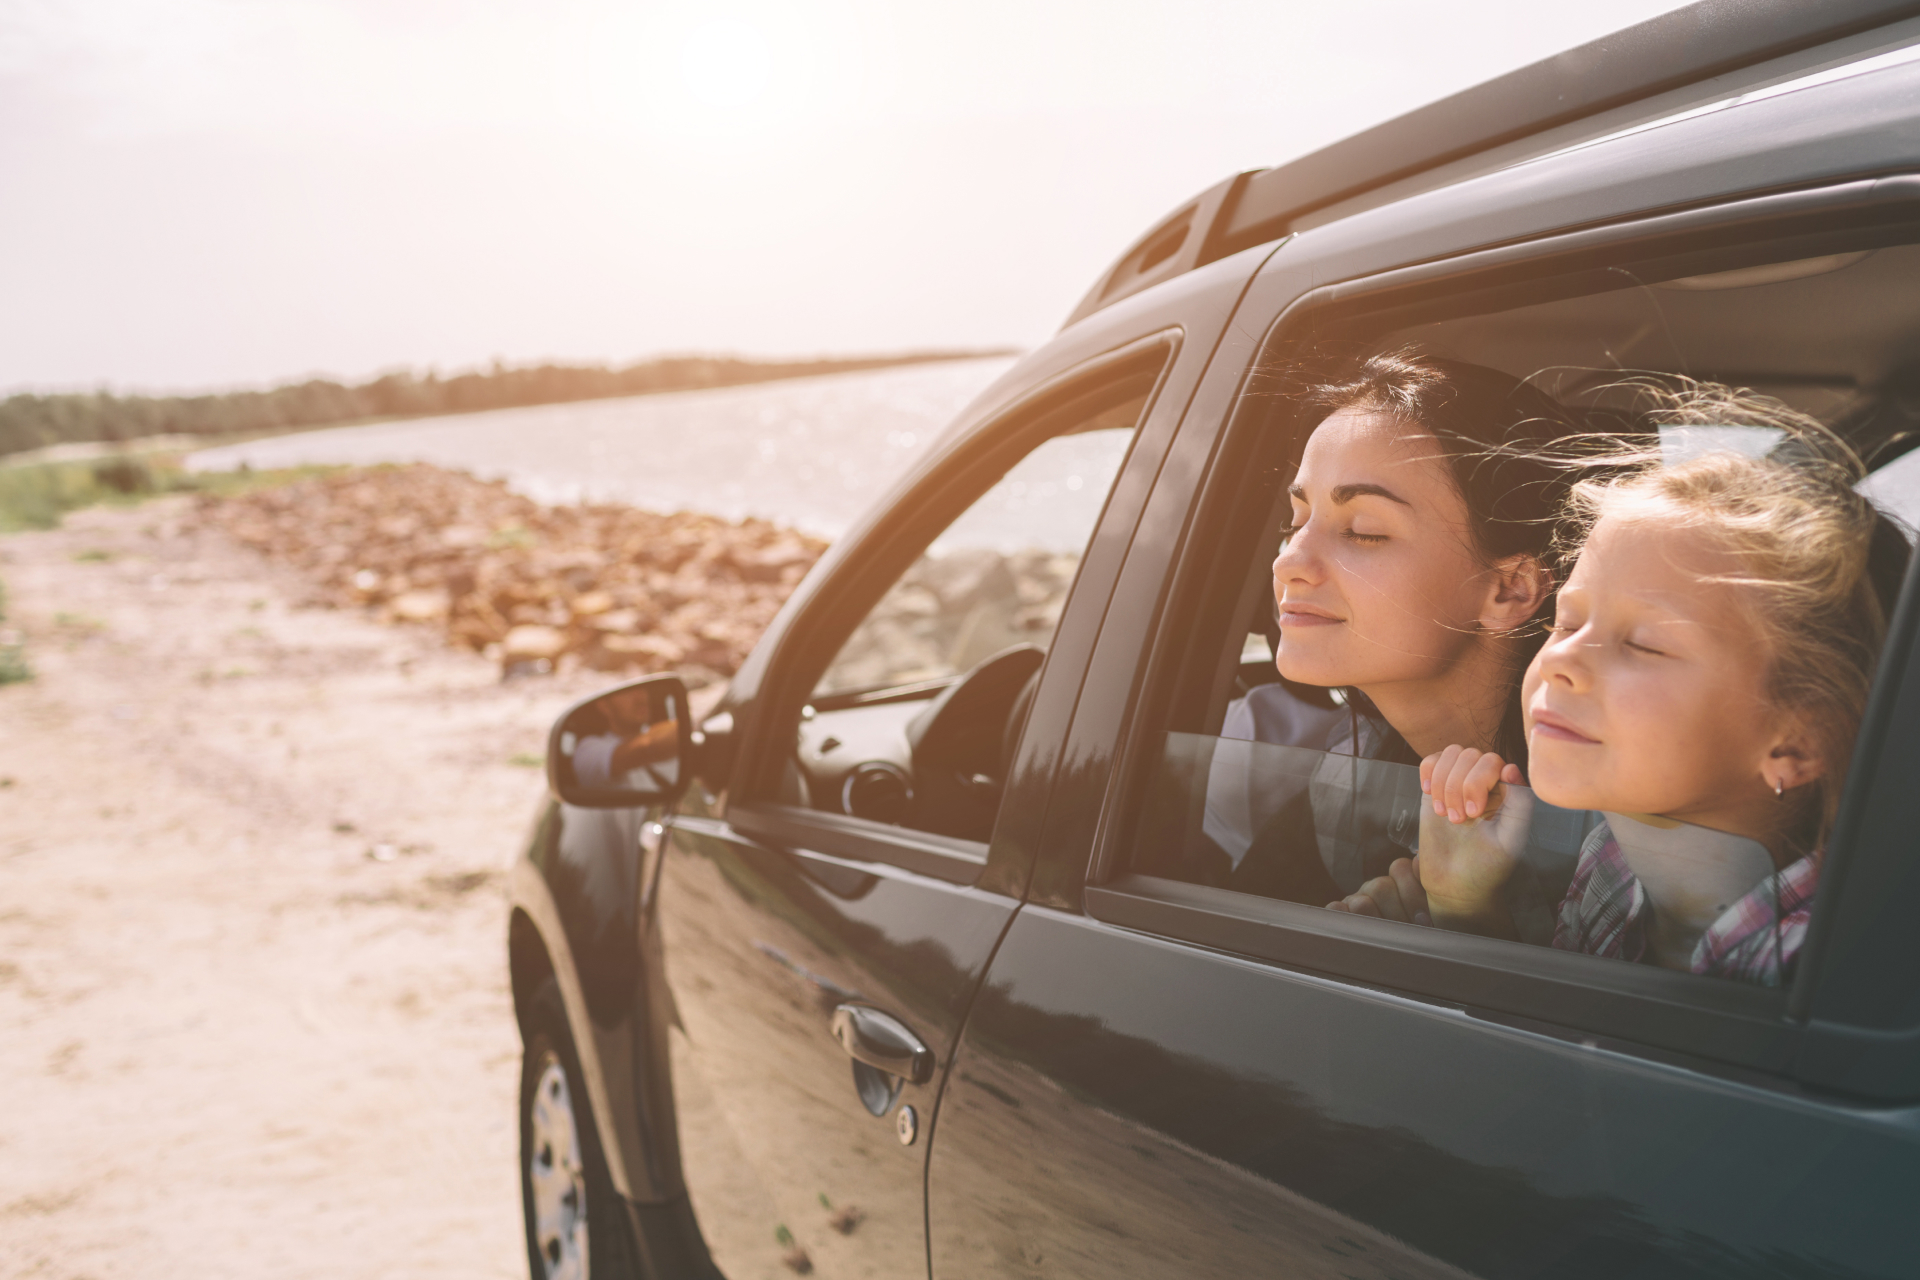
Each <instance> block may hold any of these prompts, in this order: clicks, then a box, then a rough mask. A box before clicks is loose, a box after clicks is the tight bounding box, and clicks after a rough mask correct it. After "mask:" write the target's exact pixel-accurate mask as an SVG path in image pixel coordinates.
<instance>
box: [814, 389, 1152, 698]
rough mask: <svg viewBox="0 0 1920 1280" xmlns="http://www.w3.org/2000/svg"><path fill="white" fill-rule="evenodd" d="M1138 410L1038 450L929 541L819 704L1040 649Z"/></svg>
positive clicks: (850, 643) (858, 637)
mask: <svg viewBox="0 0 1920 1280" xmlns="http://www.w3.org/2000/svg"><path fill="white" fill-rule="evenodd" d="M1142 403H1143V402H1142V401H1141V400H1139V399H1133V400H1129V401H1127V402H1125V403H1122V404H1119V405H1115V406H1113V407H1112V408H1110V409H1108V410H1106V411H1105V412H1103V413H1101V414H1099V415H1097V416H1096V417H1094V418H1092V419H1091V420H1089V421H1088V422H1086V423H1085V424H1084V425H1082V426H1081V427H1080V429H1079V430H1076V431H1075V432H1073V433H1072V434H1069V435H1062V436H1056V437H1054V438H1052V439H1050V440H1046V441H1044V442H1042V443H1041V444H1040V445H1039V446H1038V447H1037V448H1035V449H1034V450H1033V451H1032V452H1031V453H1029V454H1028V455H1027V456H1026V457H1024V458H1022V459H1021V460H1020V461H1019V462H1017V463H1016V464H1014V466H1013V468H1012V469H1011V470H1009V471H1008V472H1007V474H1006V475H1005V476H1004V477H1003V478H1002V479H1001V480H1000V481H999V483H997V484H995V485H994V486H993V488H991V489H989V490H988V491H987V492H986V493H985V494H984V495H982V496H981V497H980V499H979V500H978V501H977V502H975V503H974V504H973V505H972V506H971V507H969V508H967V510H966V512H965V513H964V514H962V515H961V516H960V517H959V519H957V520H955V521H954V522H953V523H952V524H951V525H949V526H948V527H947V528H946V530H945V531H944V532H942V533H941V535H940V536H939V537H938V538H936V539H935V540H934V542H933V544H932V545H931V546H929V547H928V548H927V550H926V552H925V554H923V555H922V556H921V557H920V558H919V559H918V560H916V561H914V563H913V566H912V567H911V568H909V569H908V570H907V571H906V573H904V574H903V575H901V577H900V579H899V580H898V581H897V582H895V583H894V585H893V586H892V587H891V588H890V589H889V590H888V591H887V593H886V595H885V596H883V597H881V600H880V602H879V604H877V605H875V606H874V608H873V610H872V611H871V612H870V613H868V614H867V616H866V618H865V619H864V620H863V621H862V622H861V623H860V625H859V626H858V627H857V628H855V630H854V632H853V635H852V636H851V637H849V638H848V640H847V642H846V644H845V645H844V646H842V647H841V650H840V652H839V654H838V655H836V656H835V658H834V660H833V662H832V664H831V665H830V666H828V668H827V670H826V673H825V674H824V675H823V676H822V677H821V679H820V683H819V687H818V688H817V689H816V690H815V692H816V693H818V694H820V695H823V696H824V695H830V694H834V693H842V692H846V691H848V690H855V689H877V688H886V687H891V686H898V685H905V684H912V683H915V682H918V681H927V680H942V679H948V678H951V677H953V676H957V675H959V674H960V673H961V672H963V671H966V670H967V669H968V668H970V667H972V666H973V665H974V664H975V663H977V662H979V661H980V660H981V659H982V658H985V657H987V656H988V655H990V654H993V653H997V652H999V651H1000V650H1002V649H1005V648H1007V647H1009V646H1011V645H1017V644H1032V645H1037V646H1039V647H1041V648H1045V647H1046V645H1047V644H1048V642H1049V641H1050V640H1051V639H1052V637H1053V629H1054V626H1055V624H1057V623H1058V622H1059V621H1060V610H1061V607H1062V606H1063V605H1064V604H1065V603H1066V598H1067V588H1068V587H1069V586H1071V585H1072V583H1073V575H1074V573H1075V571H1076V570H1077V569H1078V568H1079V566H1080V555H1081V552H1082V551H1084V550H1085V548H1086V544H1087V539H1088V538H1089V537H1090V536H1091V535H1092V533H1093V526H1094V522H1095V521H1096V520H1098V519H1099V516H1100V510H1101V507H1102V506H1103V505H1104V503H1105V502H1106V498H1107V491H1108V490H1109V489H1110V488H1111V487H1112V485H1113V480H1114V477H1115V476H1116V475H1118V474H1119V471H1120V463H1121V462H1122V460H1124V459H1125V457H1126V454H1127V448H1128V446H1129V445H1130V444H1131V443H1132V440H1133V423H1134V421H1135V419H1137V418H1138V417H1139V414H1140V409H1141V405H1142Z"/></svg>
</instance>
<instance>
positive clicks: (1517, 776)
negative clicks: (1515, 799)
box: [1500, 764, 1527, 787]
mask: <svg viewBox="0 0 1920 1280" xmlns="http://www.w3.org/2000/svg"><path fill="white" fill-rule="evenodd" d="M1500 781H1502V782H1509V783H1512V784H1513V785H1514V786H1516V787H1524V786H1526V785H1527V775H1526V774H1524V773H1522V772H1520V766H1519V765H1517V764H1510V765H1508V766H1507V767H1506V768H1505V769H1504V770H1503V771H1502V772H1501V774H1500Z"/></svg>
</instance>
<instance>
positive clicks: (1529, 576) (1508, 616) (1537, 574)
mask: <svg viewBox="0 0 1920 1280" xmlns="http://www.w3.org/2000/svg"><path fill="white" fill-rule="evenodd" d="M1552 593H1553V580H1552V579H1551V578H1550V577H1548V575H1547V571H1546V568H1545V566H1543V565H1542V564H1541V563H1540V561H1539V559H1538V558H1537V557H1534V556H1530V555H1526V554H1524V553H1523V554H1521V555H1517V556H1508V557H1507V558H1506V559H1504V560H1496V561H1494V562H1493V569H1492V573H1491V581H1489V582H1488V584H1487V595H1486V599H1485V600H1483V601H1482V602H1481V604H1480V629H1481V630H1482V631H1492V632H1501V631H1512V630H1514V629H1516V628H1518V627H1523V626H1525V625H1526V623H1527V620H1528V619H1529V618H1531V617H1533V615H1534V614H1536V613H1538V612H1539V611H1540V606H1541V605H1542V604H1543V603H1545V602H1546V599H1547V597H1548V596H1549V595H1551V594H1552Z"/></svg>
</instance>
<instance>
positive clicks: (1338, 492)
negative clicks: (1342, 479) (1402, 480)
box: [1327, 484, 1413, 507]
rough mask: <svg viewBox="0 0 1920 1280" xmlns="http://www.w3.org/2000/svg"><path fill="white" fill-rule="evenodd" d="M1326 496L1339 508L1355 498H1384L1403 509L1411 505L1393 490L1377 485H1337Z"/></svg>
mask: <svg viewBox="0 0 1920 1280" xmlns="http://www.w3.org/2000/svg"><path fill="white" fill-rule="evenodd" d="M1327 496H1328V497H1330V498H1332V499H1333V500H1334V502H1336V503H1338V504H1339V505H1341V506H1345V505H1346V504H1347V503H1349V502H1352V501H1353V500H1354V499H1355V498H1385V499H1386V500H1387V501H1388V502H1397V503H1399V504H1400V505H1401V506H1403V507H1411V506H1412V505H1413V504H1412V503H1411V502H1408V501H1407V500H1406V499H1405V498H1403V497H1401V496H1400V495H1399V494H1397V493H1395V492H1394V491H1393V490H1391V489H1388V488H1386V487H1384V486H1382V485H1377V484H1337V485H1335V486H1333V492H1332V493H1330V494H1328V495H1327Z"/></svg>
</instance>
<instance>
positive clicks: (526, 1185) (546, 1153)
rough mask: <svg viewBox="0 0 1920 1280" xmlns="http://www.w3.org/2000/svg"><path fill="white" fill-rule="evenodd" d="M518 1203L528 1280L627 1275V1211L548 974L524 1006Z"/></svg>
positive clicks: (614, 1279) (626, 1279)
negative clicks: (609, 1171)
mask: <svg viewBox="0 0 1920 1280" xmlns="http://www.w3.org/2000/svg"><path fill="white" fill-rule="evenodd" d="M520 1204H521V1211H522V1213H523V1215H524V1217H525V1219H526V1226H527V1267H528V1273H529V1274H530V1275H531V1276H532V1277H533V1280H589V1278H590V1277H591V1280H631V1277H632V1276H633V1274H634V1270H633V1264H632V1253H631V1251H630V1248H629V1242H628V1239H627V1230H628V1228H627V1224H626V1222H625V1216H626V1215H625V1214H624V1212H623V1209H622V1206H621V1204H620V1197H619V1195H618V1193H617V1192H615V1191H614V1189H613V1180H612V1179H611V1178H610V1177H609V1176H608V1174H607V1162H606V1159H605V1157H604V1156H602V1155H601V1152H600V1140H599V1133H598V1131H597V1130H596V1129H595V1128H594V1124H593V1110H592V1107H591V1105H590V1104H589V1103H588V1101H587V1091H586V1087H585V1086H584V1085H583V1084H582V1082H581V1079H580V1062H579V1058H578V1056H577V1055H576V1054H575V1052H574V1048H573V1038H572V1036H571V1035H570V1034H569V1032H568V1029H567V1014H566V1006H565V1004H563V1003H562V1001H561V999H560V987H559V985H558V984H557V983H556V982H555V981H554V980H553V979H551V978H549V979H548V980H547V981H546V983H545V984H544V985H542V986H541V988H540V990H539V991H538V992H537V993H535V995H534V997H533V1000H532V1002H531V1004H530V1005H529V1007H528V1011H527V1021H526V1030H525V1050H524V1053H523V1055H522V1057H521V1060H520Z"/></svg>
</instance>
